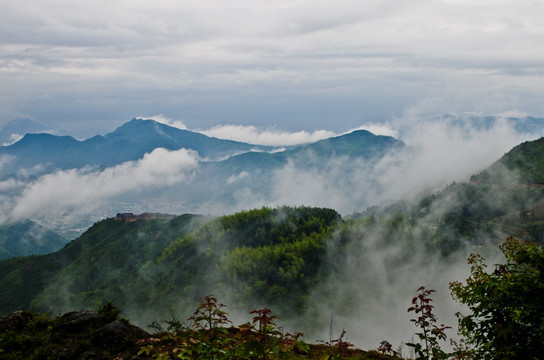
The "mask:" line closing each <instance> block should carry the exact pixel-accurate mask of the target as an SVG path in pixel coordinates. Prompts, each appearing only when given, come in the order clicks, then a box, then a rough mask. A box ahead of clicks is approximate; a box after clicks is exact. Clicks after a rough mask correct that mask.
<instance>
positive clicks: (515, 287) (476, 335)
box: [450, 238, 544, 360]
mask: <svg viewBox="0 0 544 360" xmlns="http://www.w3.org/2000/svg"><path fill="white" fill-rule="evenodd" d="M500 250H501V252H502V253H503V254H504V256H505V257H506V264H500V265H495V270H494V271H493V272H487V271H486V265H485V264H484V258H483V257H481V256H480V255H475V254H472V255H471V256H470V257H469V259H468V263H469V264H470V265H471V275H470V277H469V278H468V279H467V280H466V284H465V285H463V284H462V283H460V282H453V283H451V284H450V289H451V292H452V296H453V297H454V299H457V300H458V301H459V302H460V303H462V304H465V305H467V306H468V308H469V309H470V310H471V314H469V315H461V314H458V318H459V332H460V334H461V335H463V336H465V338H466V342H467V344H469V345H471V346H472V347H473V348H474V349H473V351H474V354H475V355H476V357H477V358H478V359H511V360H516V359H531V360H533V359H543V358H544V357H543V354H544V341H543V339H544V249H543V248H542V247H540V246H538V245H536V244H532V243H527V242H520V241H518V240H516V239H514V238H509V239H508V240H507V241H506V242H505V243H504V244H503V245H501V246H500Z"/></svg>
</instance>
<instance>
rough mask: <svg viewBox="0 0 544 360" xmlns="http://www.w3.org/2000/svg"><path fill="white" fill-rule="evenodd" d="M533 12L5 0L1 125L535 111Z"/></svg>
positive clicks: (462, 5) (328, 119)
mask: <svg viewBox="0 0 544 360" xmlns="http://www.w3.org/2000/svg"><path fill="white" fill-rule="evenodd" d="M542 14H544V1H541V0H534V1H530V0H517V1H511V0H506V1H504V0H441V1H439V0H409V1H407V0H390V1H388V0H365V1H361V0H335V1H321V0H312V1H309V0H308V1H306V0H289V1H284V0H276V1H260V0H229V1H224V0H201V1H187V0H181V1H180V0H172V1H170V0H157V1H149V0H146V1H143V0H130V1H121V0H119V1H111V0H93V1H88V0H86V1H82V0H65V1H64V0H48V1H44V0H21V1H7V0H0V126H2V124H5V123H7V122H8V121H10V120H13V119H15V118H32V119H35V120H37V121H39V122H41V123H43V124H45V125H46V126H49V127H51V128H52V129H63V130H64V131H66V132H68V133H70V134H72V135H75V136H79V137H84V136H90V135H93V134H97V133H101V134H103V133H106V132H108V131H111V130H112V129H114V128H115V127H117V126H119V125H121V124H122V123H124V122H126V121H128V120H130V119H131V118H133V117H151V116H156V115H161V116H162V117H164V118H167V119H173V120H178V121H181V122H183V124H184V126H186V127H187V128H189V129H201V130H210V131H211V129H212V128H214V127H217V126H218V125H225V124H230V125H234V126H239V127H233V128H232V129H234V130H236V129H241V130H243V129H244V128H243V127H240V125H242V126H256V127H257V128H272V129H281V130H282V131H295V132H296V131H301V130H306V131H308V132H309V135H310V136H311V135H312V134H314V132H316V131H323V130H326V131H331V132H334V133H341V132H343V131H346V130H349V129H353V128H357V127H359V126H361V125H363V124H365V123H383V122H389V121H390V120H391V119H395V118H397V119H398V118H401V117H402V115H403V114H404V113H406V111H407V109H412V108H414V107H418V108H419V107H421V106H422V104H428V103H432V104H434V105H433V108H432V109H431V110H429V112H430V113H460V112H472V113H476V114H485V115H489V114H501V113H505V112H508V113H510V114H528V115H533V116H543V115H544V101H542V99H543V98H544V81H543V80H544V79H543V74H544V61H543V60H544V46H543V44H544V25H543V24H544V22H543V21H542ZM436 104H442V105H441V107H436ZM423 113H424V114H425V113H426V112H425V111H423ZM234 130H233V131H234ZM245 131H247V128H245Z"/></svg>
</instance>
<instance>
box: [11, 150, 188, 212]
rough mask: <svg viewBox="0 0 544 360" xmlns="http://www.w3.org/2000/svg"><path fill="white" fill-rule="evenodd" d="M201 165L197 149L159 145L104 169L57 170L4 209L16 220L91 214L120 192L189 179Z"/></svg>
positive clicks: (32, 184) (33, 185)
mask: <svg viewBox="0 0 544 360" xmlns="http://www.w3.org/2000/svg"><path fill="white" fill-rule="evenodd" d="M197 165H198V158H197V154H196V153H195V152H194V151H190V150H185V149H181V150H177V151H168V150H165V149H162V148H158V149H155V150H154V151H153V152H151V153H149V154H145V155H144V157H143V158H142V159H140V160H138V161H130V162H126V163H123V164H120V165H117V166H114V167H111V168H106V169H104V170H94V169H89V168H87V169H73V170H64V171H57V172H55V173H53V174H49V175H44V176H42V177H40V178H39V179H37V180H36V181H34V182H32V183H29V184H28V185H27V186H26V187H25V188H24V190H23V191H22V192H21V194H20V196H19V197H17V198H15V199H14V200H13V203H12V204H8V205H9V206H8V207H9V208H8V209H4V212H5V213H8V214H9V215H8V217H9V218H12V219H20V218H24V217H32V216H38V217H47V216H52V217H53V218H54V217H57V216H60V215H63V214H69V213H71V212H73V213H75V214H81V213H87V214H90V213H92V211H94V210H96V209H98V208H100V207H101V206H103V205H104V203H106V202H108V201H111V199H112V198H114V197H115V196H118V195H120V194H125V193H129V192H139V191H143V190H145V189H146V188H153V187H160V186H167V185H172V184H176V183H179V182H182V181H188V180H190V179H191V176H192V171H193V170H194V169H196V167H197ZM4 207H6V204H4ZM45 209H47V211H46V212H45V211H44V210H45Z"/></svg>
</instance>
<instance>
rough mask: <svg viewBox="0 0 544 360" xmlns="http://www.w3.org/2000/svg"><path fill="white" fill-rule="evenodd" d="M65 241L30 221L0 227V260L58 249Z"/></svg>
mask: <svg viewBox="0 0 544 360" xmlns="http://www.w3.org/2000/svg"><path fill="white" fill-rule="evenodd" d="M65 243H66V239H64V238H63V237H62V236H60V235H58V234H56V233H55V232H53V231H51V230H48V229H46V228H44V227H43V226H40V225H38V224H36V223H35V222H33V221H31V220H28V219H27V220H22V221H18V222H12V223H6V224H2V225H0V260H3V259H9V258H12V257H16V256H27V255H32V254H34V255H39V254H45V253H49V252H52V251H56V250H58V249H60V248H61V247H62V246H63V245H64V244H65Z"/></svg>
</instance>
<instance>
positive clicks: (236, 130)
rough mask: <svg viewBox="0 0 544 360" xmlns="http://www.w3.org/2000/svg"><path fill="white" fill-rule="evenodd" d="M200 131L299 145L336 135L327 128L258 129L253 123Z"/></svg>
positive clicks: (257, 142)
mask: <svg viewBox="0 0 544 360" xmlns="http://www.w3.org/2000/svg"><path fill="white" fill-rule="evenodd" d="M200 132H201V133H203V134H205V135H208V136H212V137H216V138H220V139H228V140H234V141H241V142H245V143H249V144H255V145H269V146H286V145H299V144H305V143H310V142H314V141H318V140H321V139H326V138H329V137H331V136H335V135H336V134H335V133H334V132H332V131H328V130H317V131H314V132H307V131H296V132H289V131H282V130H278V129H260V128H258V127H256V126H253V125H251V126H244V125H218V126H214V127H212V128H211V129H208V130H201V131H200Z"/></svg>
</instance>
